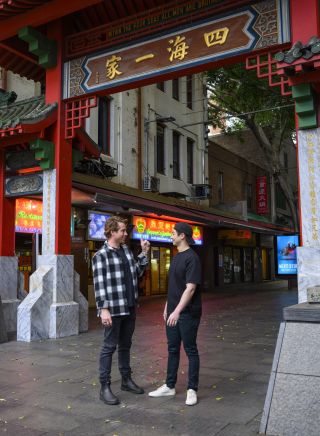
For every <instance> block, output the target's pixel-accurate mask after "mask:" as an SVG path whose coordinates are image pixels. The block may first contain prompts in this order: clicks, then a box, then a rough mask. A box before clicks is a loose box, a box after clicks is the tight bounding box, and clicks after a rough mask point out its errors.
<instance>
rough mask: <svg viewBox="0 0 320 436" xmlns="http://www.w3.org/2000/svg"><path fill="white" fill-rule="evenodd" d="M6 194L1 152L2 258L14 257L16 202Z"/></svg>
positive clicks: (0, 224)
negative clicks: (6, 196)
mask: <svg viewBox="0 0 320 436" xmlns="http://www.w3.org/2000/svg"><path fill="white" fill-rule="evenodd" d="M4 194H5V153H4V150H0V256H14V245H15V240H14V238H15V201H14V199H9V198H5V196H4Z"/></svg>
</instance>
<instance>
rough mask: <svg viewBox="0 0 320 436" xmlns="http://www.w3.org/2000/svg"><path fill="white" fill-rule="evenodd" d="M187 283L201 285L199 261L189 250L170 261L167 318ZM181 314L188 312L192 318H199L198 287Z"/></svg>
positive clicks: (199, 297)
mask: <svg viewBox="0 0 320 436" xmlns="http://www.w3.org/2000/svg"><path fill="white" fill-rule="evenodd" d="M187 283H194V284H196V285H199V284H200V283H201V263H200V259H199V256H198V255H197V253H195V252H194V251H193V250H192V249H191V248H189V249H188V250H185V251H182V252H181V253H178V254H176V255H175V256H174V258H173V259H172V262H171V265H170V270H169V285H168V300H167V313H168V316H169V315H170V313H172V312H173V311H174V309H175V308H176V307H177V305H178V304H179V302H180V299H181V296H182V294H183V293H184V291H185V289H186V286H187ZM183 312H190V313H191V314H192V315H193V316H201V294H200V289H199V286H197V287H196V290H195V293H194V294H193V297H192V299H191V301H190V303H189V304H188V305H187V306H186V307H185V309H184V310H183ZM183 312H182V313H183Z"/></svg>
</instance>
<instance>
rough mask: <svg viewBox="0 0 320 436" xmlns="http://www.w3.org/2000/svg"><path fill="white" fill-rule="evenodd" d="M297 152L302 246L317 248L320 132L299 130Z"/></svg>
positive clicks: (319, 215)
mask: <svg viewBox="0 0 320 436" xmlns="http://www.w3.org/2000/svg"><path fill="white" fill-rule="evenodd" d="M298 150H299V176H300V205H301V221H302V239H303V245H304V246H305V247H319V246H320V234H319V221H320V209H319V207H320V203H319V200H320V192H319V184H320V171H319V170H320V130H319V129H313V130H299V133H298Z"/></svg>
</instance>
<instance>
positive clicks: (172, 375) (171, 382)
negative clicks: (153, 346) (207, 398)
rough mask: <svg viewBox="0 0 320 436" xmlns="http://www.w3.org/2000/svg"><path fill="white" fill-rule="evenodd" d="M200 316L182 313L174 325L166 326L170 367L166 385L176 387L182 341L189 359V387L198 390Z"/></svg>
mask: <svg viewBox="0 0 320 436" xmlns="http://www.w3.org/2000/svg"><path fill="white" fill-rule="evenodd" d="M199 324H200V318H198V317H197V318H194V317H192V316H191V314H190V313H181V314H180V317H179V320H178V322H177V324H176V325H175V326H174V327H169V326H168V325H167V326H166V333H167V339H168V353H169V354H168V367H167V380H166V385H167V386H168V387H169V388H171V389H172V388H174V387H175V384H176V382H177V373H178V368H179V362H180V348H181V341H182V343H183V347H184V350H185V352H186V355H187V356H188V359H189V378H188V389H194V390H195V391H197V390H198V384H199V368H200V360H199V353H198V348H197V333H198V328H199Z"/></svg>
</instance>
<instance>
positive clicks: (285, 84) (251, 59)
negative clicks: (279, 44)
mask: <svg viewBox="0 0 320 436" xmlns="http://www.w3.org/2000/svg"><path fill="white" fill-rule="evenodd" d="M276 53H277V52H276V51H272V52H268V53H262V54H256V55H253V56H248V57H247V58H246V70H256V71H257V77H258V78H259V79H265V78H267V79H268V83H269V86H271V87H273V86H280V88H281V94H282V95H291V94H292V91H291V89H290V88H289V80H288V79H287V78H286V77H284V76H279V74H278V68H277V60H276V59H274V57H273V56H274V55H275V54H276Z"/></svg>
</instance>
